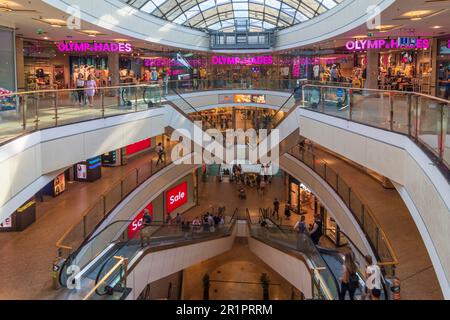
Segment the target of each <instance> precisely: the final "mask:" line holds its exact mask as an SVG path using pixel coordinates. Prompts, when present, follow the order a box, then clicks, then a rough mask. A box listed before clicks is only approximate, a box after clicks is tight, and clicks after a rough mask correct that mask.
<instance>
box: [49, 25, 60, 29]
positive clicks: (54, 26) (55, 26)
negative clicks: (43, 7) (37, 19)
mask: <svg viewBox="0 0 450 320" xmlns="http://www.w3.org/2000/svg"><path fill="white" fill-rule="evenodd" d="M50 26H51V27H53V28H61V26H60V25H59V24H51V25H50Z"/></svg>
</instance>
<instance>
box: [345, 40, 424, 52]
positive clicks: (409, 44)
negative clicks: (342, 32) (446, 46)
mask: <svg viewBox="0 0 450 320" xmlns="http://www.w3.org/2000/svg"><path fill="white" fill-rule="evenodd" d="M345 47H346V48H347V50H352V51H353V50H355V51H364V50H370V49H428V48H429V47H430V40H429V39H419V38H406V37H405V38H398V39H377V40H352V41H348V42H347V43H346V45H345Z"/></svg>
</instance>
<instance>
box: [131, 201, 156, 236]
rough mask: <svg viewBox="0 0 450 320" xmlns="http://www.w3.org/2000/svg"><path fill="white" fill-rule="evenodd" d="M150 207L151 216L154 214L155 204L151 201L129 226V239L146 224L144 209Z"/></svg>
mask: <svg viewBox="0 0 450 320" xmlns="http://www.w3.org/2000/svg"><path fill="white" fill-rule="evenodd" d="M145 209H148V211H149V213H150V216H153V204H152V203H149V204H148V205H147V206H146V207H145V208H144V209H143V210H142V211H141V212H139V214H138V215H137V216H136V217H135V218H134V219H133V221H132V222H131V223H130V225H129V226H128V239H131V238H133V236H134V235H135V234H136V233H137V232H138V231H139V230H141V229H142V225H143V224H144V210H145Z"/></svg>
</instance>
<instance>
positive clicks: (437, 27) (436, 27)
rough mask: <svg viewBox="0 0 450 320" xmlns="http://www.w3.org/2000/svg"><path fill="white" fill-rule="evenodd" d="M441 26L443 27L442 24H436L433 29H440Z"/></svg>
mask: <svg viewBox="0 0 450 320" xmlns="http://www.w3.org/2000/svg"><path fill="white" fill-rule="evenodd" d="M440 28H442V26H434V27H432V29H440Z"/></svg>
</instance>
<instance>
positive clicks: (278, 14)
mask: <svg viewBox="0 0 450 320" xmlns="http://www.w3.org/2000/svg"><path fill="white" fill-rule="evenodd" d="M121 1H122V2H125V3H127V4H129V5H131V6H133V7H135V8H138V9H140V10H142V11H144V12H147V13H149V14H151V15H153V16H156V17H158V18H161V19H164V20H168V21H171V22H175V23H178V24H181V25H183V26H186V27H191V28H195V29H209V30H215V31H224V32H232V31H234V30H235V25H236V23H239V24H241V23H245V24H247V25H249V28H250V31H255V32H257V31H263V30H271V29H275V28H286V27H289V26H292V25H294V24H298V23H302V22H304V21H307V20H309V19H312V18H314V17H316V16H318V15H320V14H322V13H324V12H326V11H327V10H329V9H331V8H334V7H335V6H336V5H337V4H339V3H341V2H342V1H344V0H121Z"/></svg>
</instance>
